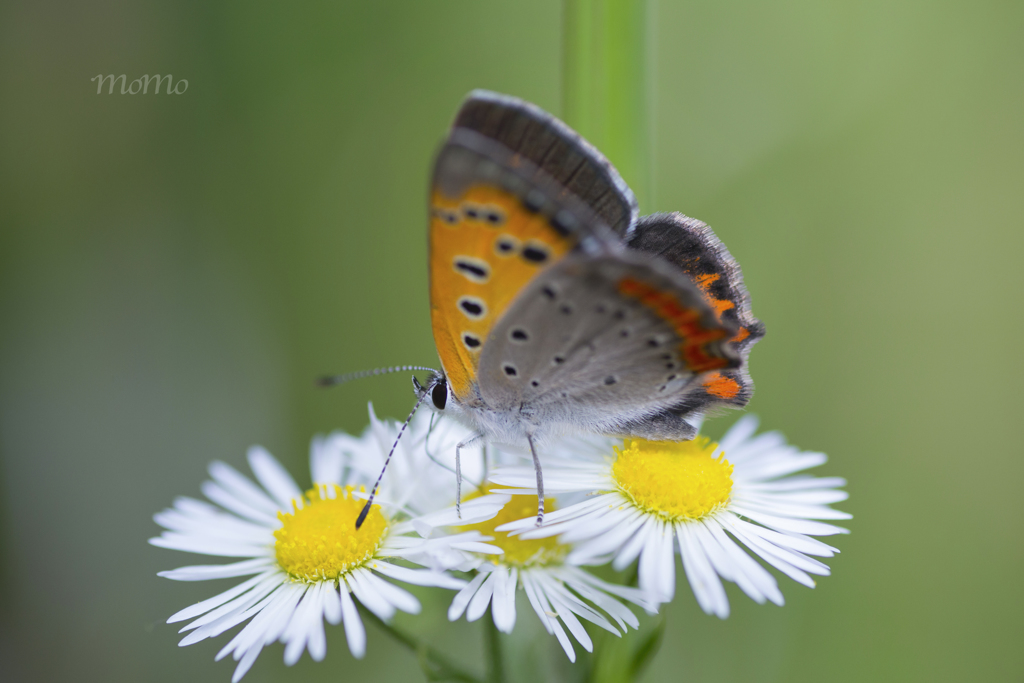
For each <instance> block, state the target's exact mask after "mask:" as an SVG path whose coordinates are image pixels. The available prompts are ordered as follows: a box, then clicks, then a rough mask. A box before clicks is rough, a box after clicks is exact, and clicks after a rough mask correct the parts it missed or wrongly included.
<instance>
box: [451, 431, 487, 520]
mask: <svg viewBox="0 0 1024 683" xmlns="http://www.w3.org/2000/svg"><path fill="white" fill-rule="evenodd" d="M481 438H483V434H476V435H474V436H471V437H469V438H468V439H466V440H465V441H461V442H459V443H458V444H456V446H455V514H456V515H458V517H459V519H462V454H461V453H460V451H461V450H462V449H463V448H465V447H466V446H472V445H473V444H475V443H476V442H477V441H479V440H480V439H481Z"/></svg>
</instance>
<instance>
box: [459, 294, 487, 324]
mask: <svg viewBox="0 0 1024 683" xmlns="http://www.w3.org/2000/svg"><path fill="white" fill-rule="evenodd" d="M459 310H461V311H462V312H463V313H464V314H466V316H467V317H468V318H470V319H472V320H479V319H480V318H483V317H484V316H485V315H487V305H486V304H485V303H484V302H483V299H478V298H476V297H475V296H463V297H459Z"/></svg>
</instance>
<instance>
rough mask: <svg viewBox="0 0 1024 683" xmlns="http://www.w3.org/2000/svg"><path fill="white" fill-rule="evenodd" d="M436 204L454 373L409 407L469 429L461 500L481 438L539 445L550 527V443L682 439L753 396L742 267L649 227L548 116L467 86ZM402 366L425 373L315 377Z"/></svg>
mask: <svg viewBox="0 0 1024 683" xmlns="http://www.w3.org/2000/svg"><path fill="white" fill-rule="evenodd" d="M429 201H430V230H429V233H430V236H429V247H430V257H429V264H430V313H431V323H432V327H433V332H434V341H435V344H436V346H437V353H438V356H439V357H440V360H441V366H442V370H440V371H435V370H431V377H430V379H429V380H428V381H427V383H426V384H425V385H423V384H420V382H419V381H418V380H417V379H416V377H413V385H414V387H415V389H416V392H417V397H418V400H417V403H416V407H415V408H413V413H415V412H416V408H418V407H419V405H420V404H421V403H428V405H431V406H432V407H433V409H434V410H435V411H437V412H438V413H442V414H444V415H447V416H451V417H453V418H454V419H456V420H458V421H460V422H462V423H463V424H465V425H466V426H468V427H469V428H470V429H471V430H472V431H473V434H474V436H472V437H471V438H469V439H467V440H464V441H463V442H461V443H459V444H458V445H457V446H456V453H455V455H456V457H455V462H456V475H457V476H456V480H457V482H458V486H459V488H458V491H459V493H458V495H457V498H456V501H457V502H456V505H457V506H458V500H459V498H460V497H461V473H460V471H459V462H460V459H459V451H460V449H462V448H465V447H466V446H469V445H471V444H473V443H475V442H476V441H477V440H480V439H487V440H489V441H495V442H499V443H506V444H512V445H526V446H528V447H529V450H530V453H531V455H532V456H533V462H534V466H535V468H536V471H537V491H538V506H539V509H538V515H537V521H538V524H539V523H540V522H541V521H542V519H543V512H544V485H543V475H542V470H541V465H540V460H539V457H538V452H537V446H538V444H543V442H544V440H545V439H546V438H548V437H552V436H561V435H564V434H571V433H600V434H607V435H617V436H623V437H639V438H644V439H649V440H655V441H658V440H672V441H685V440H689V439H692V438H693V437H694V436H696V433H697V427H696V426H695V425H696V424H697V423H698V421H699V420H700V419H701V417H702V416H703V415H705V414H707V413H709V412H714V411H717V410H719V409H721V408H741V407H743V406H745V405H746V404H747V402H748V401H749V400H750V397H751V395H752V393H753V389H754V385H753V383H752V381H751V379H750V374H749V372H748V369H747V358H748V356H749V354H750V349H751V347H752V346H753V345H754V344H755V343H756V342H757V341H758V340H759V339H760V338H761V337H763V336H764V325H763V324H762V323H761V322H760V321H759V320H758V319H757V318H755V317H754V316H753V314H752V313H751V311H750V297H749V295H748V294H747V290H746V288H745V287H744V284H743V275H742V273H741V272H740V267H739V265H738V264H737V263H736V261H735V260H734V259H733V258H732V256H731V255H730V254H729V251H728V250H727V249H726V248H725V245H723V244H722V242H721V241H720V240H719V239H718V238H717V237H716V236H715V234H714V232H712V230H711V228H709V227H708V226H707V225H705V224H704V223H702V222H700V221H698V220H695V219H693V218H688V217H686V216H684V215H682V214H680V213H656V214H652V215H649V216H643V217H640V216H639V215H638V211H637V202H636V198H635V197H634V195H633V192H632V190H630V189H629V186H628V185H626V183H625V182H624V181H623V180H622V177H621V176H620V175H619V173H618V172H617V171H616V170H615V168H614V167H613V166H612V165H611V163H609V161H608V160H607V159H606V158H605V157H604V156H603V155H602V154H601V153H600V152H599V151H598V150H597V149H595V148H594V147H593V146H592V145H591V144H589V143H588V142H587V141H586V140H584V139H583V138H582V137H581V136H580V135H579V134H577V133H576V132H575V131H573V130H572V129H571V128H570V127H569V126H567V125H566V124H565V123H563V122H561V121H559V120H558V119H557V118H555V117H554V116H552V115H551V114H548V113H547V112H545V111H543V110H542V109H540V108H539V107H537V106H536V105H533V104H530V103H528V102H525V101H523V100H520V99H517V98H514V97H510V96H507V95H501V94H498V93H493V92H488V91H484V90H476V91H473V92H472V93H470V94H469V96H468V97H467V98H466V100H465V101H464V102H463V104H462V107H461V108H460V109H459V111H458V113H457V114H456V116H455V121H454V123H453V124H452V128H451V131H450V132H449V134H448V138H447V139H446V140H445V142H444V144H443V145H442V147H441V150H440V152H439V153H438V155H437V159H436V162H435V164H434V173H433V182H432V185H431V190H430V200H429ZM403 370H430V368H423V367H419V366H402V367H394V368H379V369H377V370H369V371H364V372H357V373H349V374H347V375H339V376H337V377H327V378H323V380H322V382H321V383H322V384H324V385H333V384H340V383H342V382H345V381H348V380H350V379H355V378H357V377H366V376H370V375H377V374H383V373H387V372H395V371H403ZM411 418H412V415H411V414H410V416H409V419H407V420H406V422H405V424H404V425H403V426H402V428H401V429H400V430H399V434H398V438H401V434H402V433H403V432H404V430H405V427H406V426H407V425H408V424H409V420H411ZM396 445H397V441H396ZM391 453H394V448H392V450H391ZM390 459H391V454H389V455H388V457H387V459H386V461H385V466H384V467H385V469H386V468H387V463H388V462H389V461H390ZM383 476H384V473H383V471H382V472H381V475H380V477H379V478H378V479H377V483H376V484H375V485H374V487H373V489H372V490H371V493H370V496H369V499H368V501H367V503H366V506H365V507H364V509H363V512H362V514H361V515H360V517H359V520H358V521H357V522H356V526H357V527H358V526H359V524H360V523H361V521H362V520H363V519H364V518H365V515H366V513H367V512H368V511H369V509H370V506H371V504H372V502H373V498H374V495H375V494H376V492H377V489H378V487H379V486H380V482H381V478H382V477H383Z"/></svg>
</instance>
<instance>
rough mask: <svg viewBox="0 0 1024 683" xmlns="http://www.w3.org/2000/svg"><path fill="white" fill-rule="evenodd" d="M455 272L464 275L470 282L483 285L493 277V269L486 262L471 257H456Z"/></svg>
mask: <svg viewBox="0 0 1024 683" xmlns="http://www.w3.org/2000/svg"><path fill="white" fill-rule="evenodd" d="M454 265H455V271H456V272H457V273H460V274H462V275H464V276H465V277H466V278H467V279H468V280H470V281H472V282H477V283H480V284H483V283H485V282H487V280H489V279H490V277H491V267H490V266H489V265H487V262H486V261H481V260H480V259H475V258H471V257H469V256H456V257H455V262H454Z"/></svg>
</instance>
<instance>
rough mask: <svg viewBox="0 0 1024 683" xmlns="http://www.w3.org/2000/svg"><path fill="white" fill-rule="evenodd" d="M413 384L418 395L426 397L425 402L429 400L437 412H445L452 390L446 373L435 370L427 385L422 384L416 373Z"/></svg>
mask: <svg viewBox="0 0 1024 683" xmlns="http://www.w3.org/2000/svg"><path fill="white" fill-rule="evenodd" d="M412 386H413V389H414V390H415V391H416V395H417V396H418V397H420V398H421V399H424V402H429V403H430V405H431V406H433V408H434V410H436V411H437V412H439V413H443V412H444V411H445V408H447V407H448V406H449V402H448V398H449V395H450V393H451V392H450V390H449V387H448V380H447V379H446V378H445V376H444V373H442V372H437V371H434V372H433V373H432V374H431V375H430V379H429V380H428V381H427V384H426V385H425V386H424V385H423V384H420V381H419V380H418V379H416V376H415V375H414V376H413V378H412Z"/></svg>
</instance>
